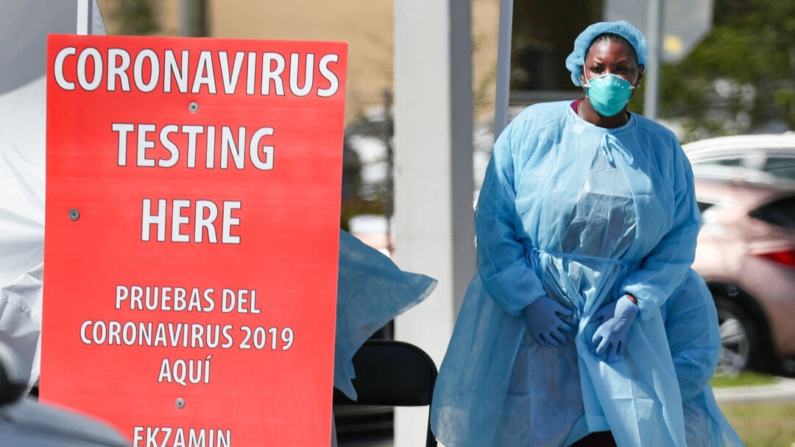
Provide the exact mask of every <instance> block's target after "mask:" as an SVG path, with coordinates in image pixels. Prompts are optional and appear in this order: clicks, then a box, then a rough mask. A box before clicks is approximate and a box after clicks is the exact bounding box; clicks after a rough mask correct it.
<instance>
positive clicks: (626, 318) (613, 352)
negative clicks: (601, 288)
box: [591, 295, 640, 362]
mask: <svg viewBox="0 0 795 447" xmlns="http://www.w3.org/2000/svg"><path fill="white" fill-rule="evenodd" d="M633 301H637V300H635V297H633V296H629V295H624V296H622V297H621V298H619V299H618V301H613V302H612V303H610V304H606V305H605V306H603V307H602V308H601V309H599V310H598V311H596V313H595V314H594V316H593V320H598V319H602V320H603V321H604V322H603V323H602V324H601V325H600V326H599V328H598V329H596V332H595V333H594V334H593V339H592V340H591V341H592V342H593V345H592V347H593V348H594V350H595V351H596V355H598V356H600V357H602V358H603V359H606V360H607V361H608V362H613V361H615V360H617V359H620V358H621V357H623V356H624V350H625V349H626V346H627V338H628V336H629V328H630V327H631V326H632V323H633V322H635V318H636V317H637V316H638V312H639V310H640V309H639V308H638V305H637V304H636V303H635V302H633Z"/></svg>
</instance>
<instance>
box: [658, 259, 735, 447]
mask: <svg viewBox="0 0 795 447" xmlns="http://www.w3.org/2000/svg"><path fill="white" fill-rule="evenodd" d="M660 311H661V313H662V317H663V320H664V321H665V333H666V335H667V338H668V345H669V346H670V348H671V356H672V358H673V362H674V369H675V370H676V378H677V380H678V382H679V391H680V393H681V396H682V406H683V410H684V418H685V435H686V439H687V447H742V446H743V445H744V444H743V442H742V440H740V437H739V436H737V433H736V432H735V431H734V429H733V428H732V427H731V425H729V422H728V421H727V420H726V418H725V417H724V416H723V413H721V411H720V408H718V404H717V402H715V396H714V395H713V394H712V387H710V385H709V381H710V379H712V375H713V373H714V372H715V368H716V367H717V365H718V357H719V356H720V349H721V339H720V327H719V325H718V311H717V310H716V309H715V301H714V300H713V299H712V293H710V291H709V289H708V288H707V285H706V284H705V283H704V280H703V279H702V278H701V276H699V275H698V273H696V272H695V271H693V270H690V271H689V272H688V273H687V275H686V276H685V280H684V282H682V284H681V285H680V286H679V288H678V289H677V290H676V291H674V293H673V294H671V296H670V298H668V300H667V301H666V302H665V305H664V306H662V307H661V308H660Z"/></svg>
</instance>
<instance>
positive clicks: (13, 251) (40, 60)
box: [0, 0, 105, 381]
mask: <svg viewBox="0 0 795 447" xmlns="http://www.w3.org/2000/svg"><path fill="white" fill-rule="evenodd" d="M80 5H83V6H84V7H85V10H84V13H83V14H84V15H83V17H81V18H82V19H83V20H82V23H84V24H85V23H88V24H91V23H93V27H92V28H93V29H92V31H93V32H92V34H105V25H104V22H103V21H102V16H101V15H100V12H99V7H98V6H97V4H96V0H92V2H91V3H89V2H88V1H86V0H81V1H79V0H0V341H2V342H5V343H6V344H8V345H9V346H11V347H12V348H13V349H14V350H15V351H16V353H17V354H18V355H19V356H20V359H21V360H22V361H24V362H25V363H26V364H27V365H30V366H31V369H32V374H31V376H32V378H31V380H32V381H35V380H36V379H37V378H38V346H39V333H40V331H41V280H42V263H43V260H44V180H45V142H46V139H45V135H46V110H47V104H46V67H47V34H49V33H62V34H75V33H76V32H77V28H78V10H79V9H80V10H81V11H82V8H79V6H80ZM89 7H90V9H89ZM89 14H91V16H90V18H91V20H87V19H88V17H89Z"/></svg>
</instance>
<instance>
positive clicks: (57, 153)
mask: <svg viewBox="0 0 795 447" xmlns="http://www.w3.org/2000/svg"><path fill="white" fill-rule="evenodd" d="M346 60H347V44H344V43H327V42H286V41H255V40H219V39H179V38H136V37H99V36H71V35H69V36H67V35H51V36H49V40H48V79H47V209H46V213H47V214H46V216H47V219H46V232H45V256H44V258H45V265H46V272H45V280H44V283H45V287H44V303H45V305H44V311H43V312H44V315H43V321H44V327H43V330H42V369H41V380H40V385H41V396H42V398H43V399H44V400H46V401H49V402H52V403H56V404H60V405H63V406H67V407H70V408H73V409H76V410H78V411H81V412H84V413H88V414H91V415H95V416H97V417H100V418H102V419H105V420H107V421H109V422H110V423H112V424H113V425H115V426H116V427H117V428H119V429H120V430H121V431H122V432H123V433H125V434H126V435H127V436H128V437H129V439H130V440H131V442H132V444H133V446H136V447H138V446H145V447H149V446H153V445H156V446H171V447H180V446H182V447H194V446H195V447H218V446H226V447H245V446H262V445H272V446H287V445H291V446H302V447H304V446H324V447H325V446H328V443H329V439H330V432H331V426H330V423H331V398H332V370H333V367H332V363H333V356H334V322H335V300H336V290H337V287H336V286H337V253H338V251H337V250H338V238H339V233H338V231H339V207H340V187H341V172H342V137H343V121H344V102H345V87H344V86H345V69H346Z"/></svg>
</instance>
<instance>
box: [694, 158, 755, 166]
mask: <svg viewBox="0 0 795 447" xmlns="http://www.w3.org/2000/svg"><path fill="white" fill-rule="evenodd" d="M693 164H697V165H713V166H729V167H740V166H742V165H743V159H742V158H721V159H717V160H703V161H696V162H693Z"/></svg>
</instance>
